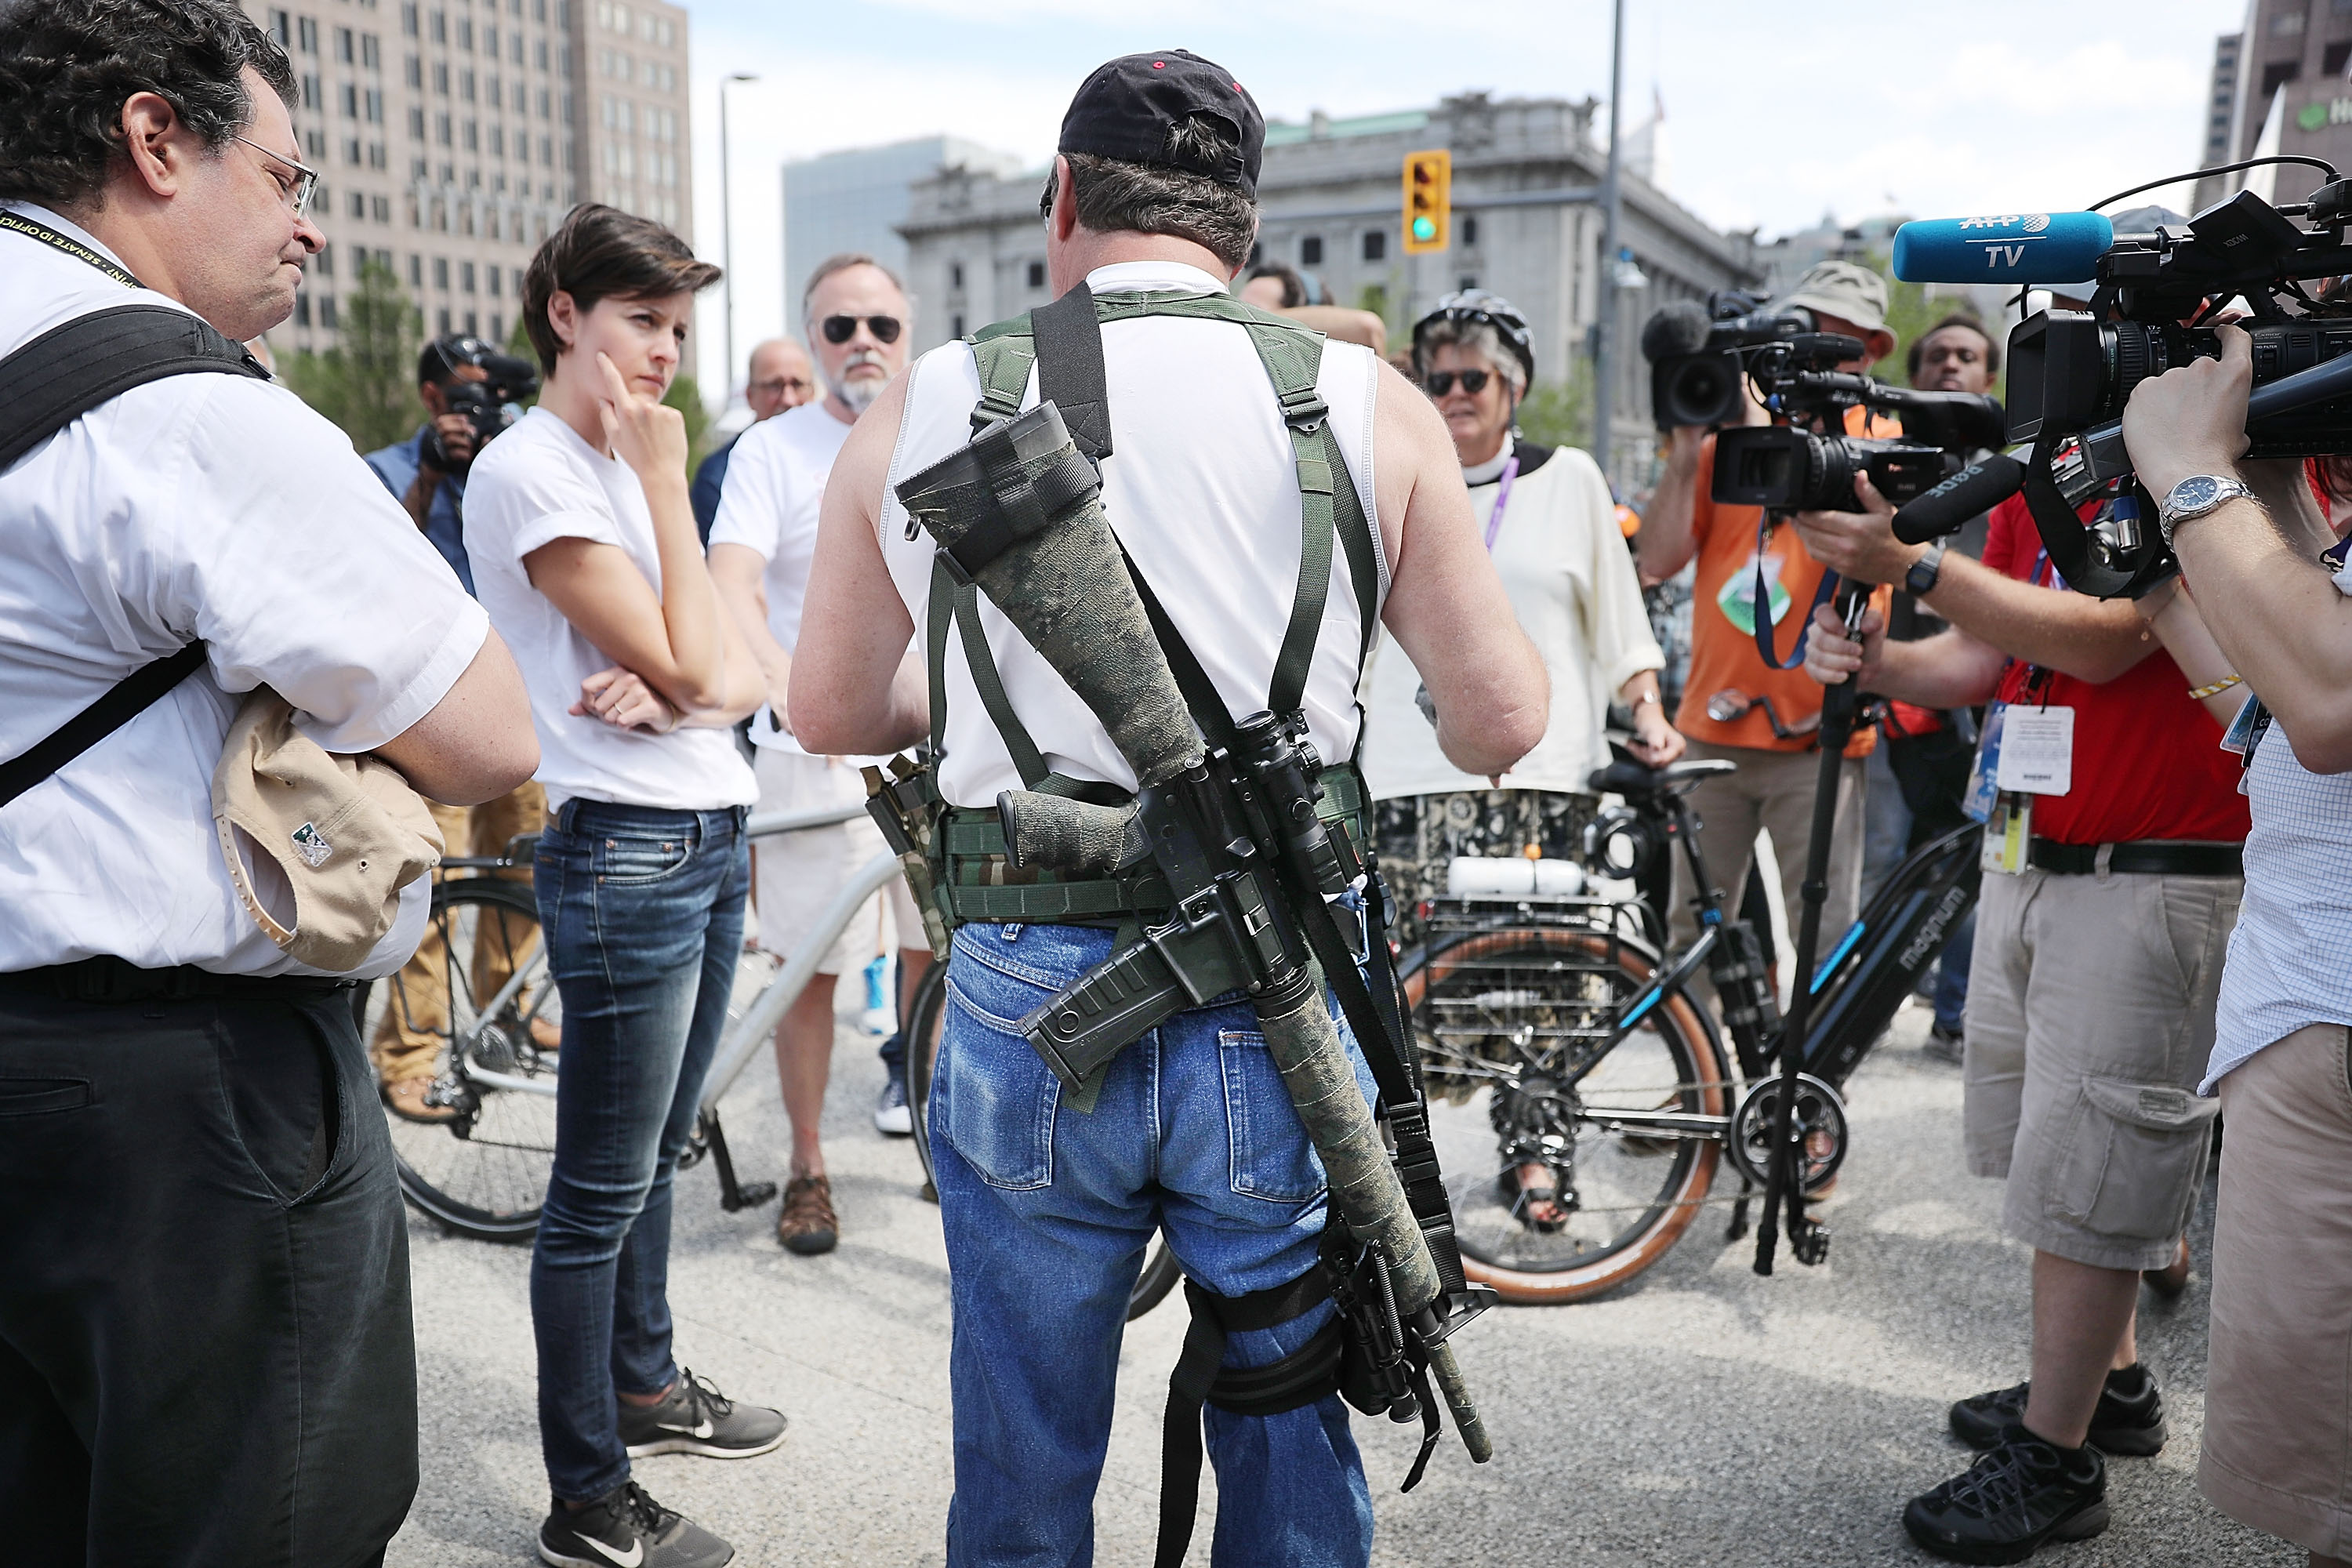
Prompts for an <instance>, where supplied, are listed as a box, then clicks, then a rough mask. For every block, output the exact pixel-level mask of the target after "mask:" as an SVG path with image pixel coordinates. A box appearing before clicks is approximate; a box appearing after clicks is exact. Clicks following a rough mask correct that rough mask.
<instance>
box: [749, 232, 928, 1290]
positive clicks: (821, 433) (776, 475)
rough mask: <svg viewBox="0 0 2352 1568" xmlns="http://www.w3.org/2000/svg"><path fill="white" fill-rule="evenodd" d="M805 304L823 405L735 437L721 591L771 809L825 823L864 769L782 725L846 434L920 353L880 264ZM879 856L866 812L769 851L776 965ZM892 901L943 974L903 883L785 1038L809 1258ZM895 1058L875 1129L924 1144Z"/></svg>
mask: <svg viewBox="0 0 2352 1568" xmlns="http://www.w3.org/2000/svg"><path fill="white" fill-rule="evenodd" d="M801 300H802V305H801V315H802V330H803V332H804V333H805V335H806V337H807V340H808V343H809V346H810V347H811V348H812V349H813V350H814V351H815V354H816V362H817V374H818V376H819V378H820V379H822V380H823V382H824V397H823V398H822V399H821V400H819V401H816V402H813V403H803V404H802V405H800V406H799V407H797V408H789V409H786V410H785V411H784V412H783V413H782V414H779V415H778V416H776V417H775V418H773V419H770V420H766V421H764V422H762V423H761V424H758V425H754V426H751V428H750V429H749V430H746V431H745V432H744V433H743V434H742V436H741V437H740V438H738V440H737V441H736V443H735V449H734V453H733V456H732V458H731V459H730V462H729V465H728V468H727V483H726V487H725V489H723V490H722V491H721V492H720V496H719V517H718V521H717V522H716V523H715V524H714V525H713V527H712V528H711V531H710V576H711V581H712V582H714V583H715V584H718V587H719V599H720V601H721V602H722V603H724V604H725V605H727V607H728V609H729V610H730V612H731V613H732V614H733V615H734V616H735V619H736V622H737V624H738V625H740V626H741V627H742V628H743V636H744V638H745V639H746V640H747V641H749V642H750V643H751V652H752V655H753V657H755V658H758V659H759V661H760V667H761V670H762V671H763V672H764V673H765V674H766V676H767V681H768V705H767V706H766V707H765V708H763V709H761V710H760V712H759V714H758V715H757V716H756V717H755V718H754V719H753V720H752V721H751V743H752V745H753V747H754V748H755V750H756V755H755V758H754V766H755V768H756V771H757V772H758V773H759V777H760V805H759V808H758V809H760V810H761V811H814V810H819V809H822V808H824V807H825V806H831V805H859V804H861V803H862V802H863V801H864V800H865V798H866V785H865V782H864V780H863V779H862V778H861V777H860V776H859V774H858V771H857V764H858V762H859V760H860V759H857V758H852V757H826V756H815V755H812V754H810V753H809V752H806V751H803V749H802V748H801V746H800V744H799V743H798V742H795V741H794V740H793V735H792V731H791V729H790V728H789V727H788V726H787V725H786V723H785V722H784V717H783V715H784V690H785V687H786V684H787V682H788V681H789V679H790V678H791V674H792V668H793V644H794V643H795V642H797V641H798V640H799V637H800V628H801V607H802V601H803V597H804V595H806V592H807V589H808V574H809V564H810V563H811V561H812V560H813V559H814V555H815V552H816V526H817V510H818V503H819V502H821V501H822V500H824V485H825V479H826V478H827V477H828V476H829V475H830V474H831V473H832V471H833V463H834V458H835V457H836V456H838V455H839V453H840V451H841V447H842V443H843V442H845V441H846V440H847V439H848V438H849V427H850V426H852V425H854V424H856V422H857V416H859V415H861V414H863V413H865V412H866V408H867V407H869V406H870V405H872V404H873V402H874V400H875V399H876V398H877V397H879V396H880V395H882V389H883V388H884V387H886V386H887V385H888V384H890V381H891V378H892V377H894V376H896V375H897V374H898V373H899V372H900V371H902V370H904V369H905V368H906V366H907V353H908V349H909V348H910V347H912V339H911V336H910V331H909V329H910V328H911V327H912V325H913V322H914V306H913V304H912V302H911V301H909V300H908V298H907V293H906V290H905V289H903V288H902V287H900V285H899V282H898V278H897V277H896V276H894V275H893V274H892V273H891V271H890V270H889V268H886V267H884V266H883V265H882V264H881V263H880V262H878V261H876V260H875V259H874V258H872V257H870V256H864V255H856V254H848V255H842V256H835V257H831V258H827V259H826V260H824V262H822V263H820V264H819V265H818V267H817V268H816V271H815V272H814V274H813V275H812V276H811V277H810V279H809V282H808V288H807V289H806V290H805V291H804V292H803V295H802V297H801ZM882 851H883V843H882V835H881V833H880V831H879V830H878V829H877V828H876V827H875V826H874V825H873V824H872V823H871V822H870V821H868V820H867V819H866V817H865V816H863V815H862V814H861V815H859V816H856V817H855V818H853V819H852V820H850V821H849V822H847V823H845V824H843V825H842V826H838V827H832V828H820V829H813V830H811V831H808V832H804V833H795V834H791V835H789V836H787V837H782V838H772V839H769V840H767V841H766V842H764V843H762V844H761V846H760V848H759V857H758V875H757V881H756V883H755V887H754V895H755V898H756V900H757V902H758V905H759V911H760V943H761V946H763V947H765V948H767V949H768V950H769V951H770V952H776V953H782V954H789V953H791V952H793V951H794V950H795V949H797V948H798V947H799V946H800V945H801V944H802V942H804V941H805V940H807V937H808V933H809V930H810V927H811V926H812V925H813V924H814V921H815V919H816V917H817V916H818V915H819V914H820V913H821V912H823V910H824V907H825V906H826V905H827V904H828V903H830V902H831V901H832V900H833V896H834V894H835V893H836V892H838V891H839V890H840V889H841V887H842V886H843V884H844V883H845V882H847V881H848V880H849V879H850V878H851V877H852V876H853V875H855V874H856V871H857V868H859V867H860V866H862V865H864V864H865V863H866V861H867V860H868V859H869V858H872V857H873V856H875V855H877V854H880V853H882ZM884 900H887V901H888V902H889V904H890V908H891V914H892V920H893V922H894V923H895V924H896V926H897V928H898V947H899V965H898V973H899V982H900V984H899V990H900V994H901V996H902V997H903V996H904V995H905V994H906V993H907V992H908V991H909V990H910V989H911V988H912V987H913V985H914V983H915V982H916V980H917V979H918V978H919V977H920V975H921V974H922V972H923V968H924V966H925V965H926V964H928V963H929V962H930V956H931V955H930V949H929V947H928V946H927V945H925V943H924V940H923V936H922V930H923V924H922V917H921V915H920V914H919V912H918V911H917V910H916V909H915V907H914V903H913V900H911V899H909V898H908V894H907V889H906V884H905V882H904V881H902V880H900V879H896V878H893V879H891V881H890V884H889V886H888V888H887V889H885V891H884V892H883V894H882V895H881V897H879V898H877V899H875V900H871V901H869V902H868V903H867V905H866V910H865V911H864V912H863V913H862V914H861V915H860V916H859V918H858V919H856V920H855V921H851V922H850V923H849V928H848V930H846V931H844V932H842V934H841V936H840V937H839V938H838V939H837V940H836V941H835V943H834V945H833V947H832V949H831V950H830V951H829V952H827V953H826V954H825V956H824V959H823V960H822V961H820V963H818V966H817V973H816V975H815V977H814V979H812V980H811V981H810V982H809V985H808V988H807V989H806V990H804V991H803V992H802V993H801V994H800V998H799V1000H798V1001H796V1002H794V1003H793V1005H792V1007H791V1008H790V1010H788V1011H787V1012H786V1013H785V1014H784V1016H783V1020H782V1022H781V1023H780V1024H778V1025H777V1026H776V1073H777V1076H778V1078H779V1079H781V1080H782V1084H783V1095H784V1110H785V1112H786V1114H787V1115H788V1116H789V1117H790V1119H791V1121H792V1127H793V1152H792V1174H791V1178H790V1180H789V1181H788V1182H787V1183H786V1184H785V1187H784V1204H783V1213H782V1216H781V1217H780V1218H779V1219H778V1221H777V1226H776V1234H777V1239H779V1240H780V1241H782V1243H783V1245H784V1247H785V1248H786V1249H787V1250H789V1251H791V1252H793V1253H797V1254H801V1255H803V1256H805V1255H810V1254H814V1253H820V1252H830V1251H831V1250H832V1249H833V1247H834V1246H835V1243H836V1242H837V1241H838V1240H839V1238H840V1234H841V1226H840V1221H839V1219H838V1218H837V1217H836V1216H835V1212H834V1207H833V1188H832V1184H831V1183H830V1182H829V1181H828V1180H827V1179H826V1176H825V1171H824V1149H823V1147H822V1146H821V1144H820V1143H819V1142H818V1137H817V1123H818V1121H819V1120H820V1119H821V1118H822V1116H823V1115H824V1090H825V1083H826V1080H827V1079H829V1078H830V1076H831V1074H832V1062H833V1039H834V1024H833V993H834V982H835V979H836V978H837V977H838V976H839V975H840V973H841V972H842V970H843V969H845V968H849V969H862V968H864V967H865V965H866V962H867V961H868V960H870V959H871V958H873V957H874V955H875V954H876V952H878V951H879V945H880V929H879V923H878V922H879V916H880V910H881V906H882V903H883V901H884ZM903 1011H904V1009H903V1008H902V1009H901V1012H902V1014H903ZM882 1059H883V1062H884V1064H885V1066H886V1067H887V1079H886V1080H885V1082H884V1085H883V1089H882V1096H881V1100H880V1102H879V1103H878V1104H877V1106H876V1108H875V1111H874V1124H875V1126H876V1128H877V1130H879V1131H883V1132H885V1133H887V1134H890V1135H892V1136H895V1137H906V1136H908V1135H909V1134H911V1133H912V1132H913V1131H914V1121H913V1118H912V1116H911V1114H910V1113H909V1111H908V1108H907V1069H906V1043H905V1039H904V1037H903V1036H900V1035H894V1036H892V1037H891V1038H890V1039H889V1040H888V1041H887V1042H885V1044H884V1046H883V1047H882Z"/></svg>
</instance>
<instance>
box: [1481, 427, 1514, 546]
mask: <svg viewBox="0 0 2352 1568" xmlns="http://www.w3.org/2000/svg"><path fill="white" fill-rule="evenodd" d="M1518 477H1519V455H1518V454H1517V452H1514V453H1512V454H1511V460H1510V461H1509V462H1507V463H1505V464H1504V465H1503V479H1502V483H1501V484H1500V485H1499V486H1498V487H1497V488H1496V490H1495V510H1492V511H1490V512H1488V513H1487V514H1486V553H1487V554H1489V555H1492V554H1493V553H1495V536H1496V535H1497V534H1499V533H1501V532H1502V531H1503V509H1504V508H1505V507H1507V506H1508V505H1510V504H1511V481H1512V480H1513V479H1517V478H1518Z"/></svg>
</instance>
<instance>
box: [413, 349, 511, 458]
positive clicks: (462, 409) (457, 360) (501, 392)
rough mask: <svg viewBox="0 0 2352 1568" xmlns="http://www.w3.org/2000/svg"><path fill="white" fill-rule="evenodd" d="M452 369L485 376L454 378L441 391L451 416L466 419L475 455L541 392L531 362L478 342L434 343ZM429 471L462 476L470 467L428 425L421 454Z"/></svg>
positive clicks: (437, 432) (507, 426) (439, 434)
mask: <svg viewBox="0 0 2352 1568" xmlns="http://www.w3.org/2000/svg"><path fill="white" fill-rule="evenodd" d="M435 347H436V350H437V351H438V352H439V353H440V355H441V357H442V359H443V360H444V361H446V362H447V363H448V365H449V368H450V369H451V371H453V372H454V371H455V370H456V369H457V366H459V365H472V366H474V367H476V368H478V369H479V370H480V371H482V372H483V373H484V377H485V379H483V380H480V381H473V380H469V379H463V378H456V379H452V380H451V381H450V382H449V383H448V384H447V386H446V391H445V392H444V393H443V399H444V401H446V403H447V404H448V405H449V412H450V413H452V414H461V415H463V416H465V417H466V422H467V424H469V425H471V426H473V427H474V451H475V452H476V453H477V454H478V453H479V452H480V451H481V449H482V447H484V446H485V445H486V444H488V442H489V441H490V439H491V438H492V437H496V436H499V435H500V434H502V433H503V432H504V431H506V430H507V429H508V428H509V426H512V425H513V424H514V422H515V421H516V420H518V419H520V418H521V417H522V401H523V399H525V398H527V397H532V396H536V395H538V393H539V367H538V366H536V365H534V364H532V363H530V361H529V360H526V359H518V358H516V357H515V356H514V355H513V354H509V353H500V352H499V350H497V349H494V348H492V347H490V345H489V344H488V343H486V342H483V341H482V340H481V339H479V338H459V339H456V340H454V341H449V340H444V341H442V342H437V343H436V344H435ZM421 455H422V457H423V459H424V461H425V466H426V467H428V468H438V469H439V470H441V471H442V472H443V473H445V474H462V473H464V472H465V471H466V470H467V468H470V467H471V466H472V465H473V458H471V457H467V458H456V457H453V456H452V455H451V454H450V453H449V451H448V450H447V448H446V447H443V446H442V444H441V433H440V431H439V430H437V429H435V428H433V427H432V426H427V427H426V429H425V446H424V450H423V452H422V454H421Z"/></svg>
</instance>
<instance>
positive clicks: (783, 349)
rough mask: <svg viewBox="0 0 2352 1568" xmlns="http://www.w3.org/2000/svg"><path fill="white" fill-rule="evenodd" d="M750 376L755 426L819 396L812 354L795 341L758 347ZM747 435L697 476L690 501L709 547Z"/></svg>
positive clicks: (747, 386) (746, 393)
mask: <svg viewBox="0 0 2352 1568" xmlns="http://www.w3.org/2000/svg"><path fill="white" fill-rule="evenodd" d="M744 370H745V376H744V383H743V402H744V404H745V405H747V406H748V407H749V408H750V409H751V425H759V424H762V423H764V422H765V421H767V420H770V419H773V418H774V417H775V416H777V415H779V414H782V413H783V412H784V411H785V410H786V409H788V408H798V407H799V406H800V405H802V404H803V403H806V402H808V401H809V400H810V399H811V398H813V397H814V396H815V395H816V368H815V367H814V365H812V364H810V363H809V357H808V350H806V349H804V348H803V347H801V345H800V344H798V343H796V342H793V340H792V339H790V338H770V339H768V340H767V341H766V342H761V343H755V344H754V345H752V348H751V361H750V363H748V364H746V365H745V367H744ZM751 425H746V426H743V430H749V429H750V428H751ZM743 430H738V431H737V432H735V434H734V435H732V436H730V437H728V438H727V444H726V445H725V446H723V447H719V450H717V451H716V452H713V453H711V454H710V456H709V457H707V458H703V459H702V466H701V467H700V468H697V469H695V470H694V486H693V489H692V490H691V491H690V492H689V497H690V499H691V500H693V502H694V526H695V528H696V530H697V531H699V532H700V533H701V535H702V542H703V544H704V545H705V546H706V547H707V546H708V545H709V543H710V527H711V524H713V523H715V522H717V521H719V495H720V493H721V492H722V491H723V490H724V489H725V488H726V484H727V465H728V463H729V461H730V459H732V458H733V457H734V455H735V443H736V442H738V441H740V440H741V439H742V438H743Z"/></svg>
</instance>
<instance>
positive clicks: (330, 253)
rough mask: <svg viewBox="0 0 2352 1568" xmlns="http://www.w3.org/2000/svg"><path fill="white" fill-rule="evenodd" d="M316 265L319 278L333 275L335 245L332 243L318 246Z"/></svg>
mask: <svg viewBox="0 0 2352 1568" xmlns="http://www.w3.org/2000/svg"><path fill="white" fill-rule="evenodd" d="M318 267H319V276H320V277H321V278H332V277H333V276H334V275H335V247H333V246H332V245H322V246H320V247H319V261H318Z"/></svg>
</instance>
